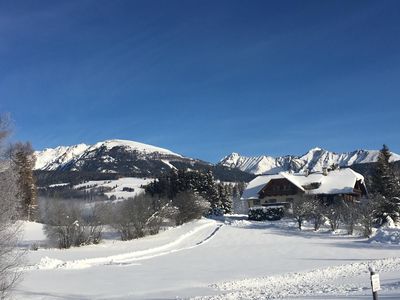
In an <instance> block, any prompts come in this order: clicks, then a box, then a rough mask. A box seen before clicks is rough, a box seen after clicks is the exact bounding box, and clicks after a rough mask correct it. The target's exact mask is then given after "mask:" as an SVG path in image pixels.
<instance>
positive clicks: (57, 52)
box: [0, 0, 400, 162]
mask: <svg viewBox="0 0 400 300" xmlns="http://www.w3.org/2000/svg"><path fill="white" fill-rule="evenodd" d="M0 112H10V113H11V115H12V117H13V119H14V121H15V134H14V139H16V140H30V141H31V142H32V143H33V145H34V147H35V148H36V149H43V148H45V147H54V146H57V145H60V144H61V145H71V144H75V143H81V142H85V143H95V142H97V141H101V140H105V139H111V138H121V139H131V140H136V141H141V142H145V143H150V144H154V145H157V146H161V147H165V148H168V149H171V150H173V151H175V152H179V153H182V154H184V155H187V156H191V157H197V158H201V159H204V160H208V161H212V162H215V161H218V160H219V159H220V158H221V157H222V156H224V155H227V154H229V153H230V152H233V151H235V152H239V153H241V154H244V155H260V154H270V155H283V154H302V153H304V152H306V151H307V150H308V149H309V148H311V147H315V146H320V147H323V148H326V149H329V150H332V151H337V152H341V151H351V150H354V149H358V148H366V149H378V148H380V147H381V145H382V143H387V144H388V145H389V147H390V148H391V149H392V150H393V151H395V152H400V138H399V137H400V134H399V133H400V1H397V0H393V1H385V0H383V1H367V0H352V1H348V0H342V1H320V0H317V1H278V0H276V1H233V0H227V1H194V0H193V1H183V0H182V1H171V0H168V1H165V0H161V1H156V0H150V1H130V0H126V1H118V0H116V1H99V0H96V1H85V0H75V1H69V0H68V1H54V0H52V1H36V0H32V1H1V2H0Z"/></svg>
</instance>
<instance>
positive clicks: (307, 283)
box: [14, 216, 400, 299]
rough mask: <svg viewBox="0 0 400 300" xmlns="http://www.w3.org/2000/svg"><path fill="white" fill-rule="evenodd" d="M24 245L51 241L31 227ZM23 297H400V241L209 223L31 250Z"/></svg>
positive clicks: (235, 219)
mask: <svg viewBox="0 0 400 300" xmlns="http://www.w3.org/2000/svg"><path fill="white" fill-rule="evenodd" d="M25 233H26V234H25V236H24V241H23V242H22V243H21V245H22V247H27V245H28V244H29V243H30V242H33V241H35V242H38V241H40V240H41V239H43V238H44V236H43V234H42V233H41V226H40V225H38V224H34V223H30V224H27V225H25ZM26 261H27V264H28V266H27V267H26V270H25V273H24V276H23V281H21V283H20V284H19V285H18V286H17V288H16V289H15V291H14V296H15V297H16V299H177V298H178V299H179V298H195V299H269V298H276V297H278V298H285V299H286V298H292V297H293V298H296V299H304V298H306V299H343V298H351V299H369V298H370V293H371V292H370V288H369V285H370V283H369V275H368V267H369V266H373V267H375V269H376V270H377V271H378V272H379V273H380V276H381V285H382V288H383V290H382V291H381V298H383V299H400V247H399V246H398V245H389V244H382V243H371V242H369V241H367V240H366V239H362V238H357V237H348V236H344V235H341V234H336V235H334V234H331V233H328V232H321V233H314V232H312V231H308V230H306V231H304V232H299V231H298V230H297V229H295V226H294V224H292V223H290V222H287V221H279V222H250V221H247V220H245V218H244V217H241V216H231V217H229V218H227V219H226V220H222V221H217V220H209V219H202V220H198V221H193V222H191V223H188V224H185V225H182V226H179V227H176V228H172V229H169V230H166V231H164V232H162V233H160V234H159V235H155V236H148V237H145V238H143V239H140V240H133V241H129V242H122V241H117V240H113V239H107V240H105V241H104V242H103V243H101V244H100V245H93V246H85V247H81V248H72V249H69V250H58V249H39V250H38V251H28V253H27V255H26Z"/></svg>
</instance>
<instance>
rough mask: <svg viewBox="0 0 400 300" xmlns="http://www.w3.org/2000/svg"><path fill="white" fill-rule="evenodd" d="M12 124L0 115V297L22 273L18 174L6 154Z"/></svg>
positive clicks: (6, 293) (4, 294)
mask: <svg viewBox="0 0 400 300" xmlns="http://www.w3.org/2000/svg"><path fill="white" fill-rule="evenodd" d="M9 124H10V123H9V118H8V117H7V116H6V117H5V116H0V298H5V297H6V296H7V295H8V293H9V291H10V289H11V287H13V286H14V285H15V284H16V282H17V279H18V278H19V276H20V274H21V273H20V272H18V271H17V267H18V266H19V265H20V263H21V252H18V251H17V249H16V244H17V239H18V236H19V226H18V225H17V223H16V219H17V218H16V215H17V213H16V203H17V192H18V190H17V184H16V179H17V177H16V174H15V172H14V168H13V167H12V163H11V162H10V161H9V160H7V159H6V157H5V155H4V153H5V152H4V141H5V138H6V137H7V136H8V134H9V128H10V127H9Z"/></svg>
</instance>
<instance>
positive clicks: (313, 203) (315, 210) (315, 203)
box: [308, 195, 325, 231]
mask: <svg viewBox="0 0 400 300" xmlns="http://www.w3.org/2000/svg"><path fill="white" fill-rule="evenodd" d="M308 202H309V204H310V214H309V218H310V220H311V221H312V222H313V223H314V230H315V231H317V230H319V229H320V227H321V226H322V225H323V224H324V221H325V217H324V214H323V212H324V209H325V207H324V204H323V203H322V202H321V200H320V199H319V198H318V197H316V196H313V195H310V196H308Z"/></svg>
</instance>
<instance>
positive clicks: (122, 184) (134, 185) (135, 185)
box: [74, 177, 154, 199]
mask: <svg viewBox="0 0 400 300" xmlns="http://www.w3.org/2000/svg"><path fill="white" fill-rule="evenodd" d="M153 180H154V179H153V178H136V177H123V178H119V179H116V180H91V181H87V182H84V183H81V184H78V185H75V186H74V188H75V189H86V190H90V189H92V188H101V187H106V188H111V189H112V190H111V191H110V192H106V193H104V194H105V195H106V196H107V197H108V198H111V197H112V196H115V198H116V199H127V198H130V197H135V196H137V195H139V194H141V193H143V192H144V189H143V188H142V187H143V186H145V185H148V184H149V183H150V182H152V181H153ZM124 188H125V189H126V188H128V189H132V190H127V191H124Z"/></svg>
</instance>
